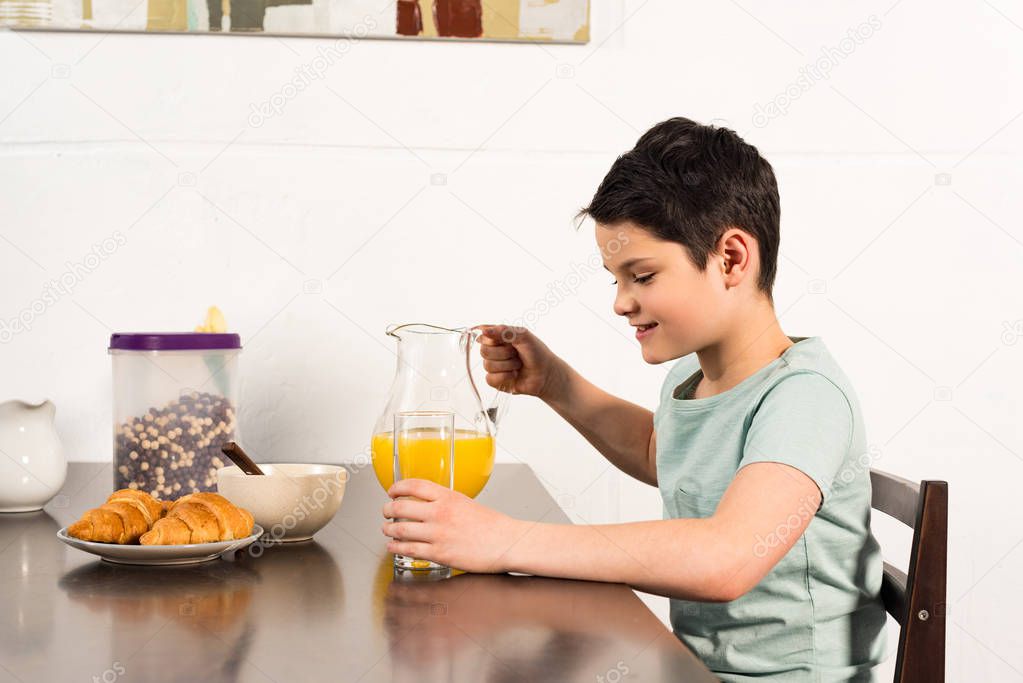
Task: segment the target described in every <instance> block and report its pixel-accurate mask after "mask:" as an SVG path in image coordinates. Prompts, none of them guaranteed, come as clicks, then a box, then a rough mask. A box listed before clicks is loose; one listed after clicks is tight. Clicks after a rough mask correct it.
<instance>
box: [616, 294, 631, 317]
mask: <svg viewBox="0 0 1023 683" xmlns="http://www.w3.org/2000/svg"><path fill="white" fill-rule="evenodd" d="M614 311H615V313H617V314H618V315H624V316H628V315H630V314H631V313H635V311H636V300H635V299H633V298H632V297H631V296H629V295H628V294H626V293H625V292H621V291H619V292H618V294H617V295H615V305H614Z"/></svg>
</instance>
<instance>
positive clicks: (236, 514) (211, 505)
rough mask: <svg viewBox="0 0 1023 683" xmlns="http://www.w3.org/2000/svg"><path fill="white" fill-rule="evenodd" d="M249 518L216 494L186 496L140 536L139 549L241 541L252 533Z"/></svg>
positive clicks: (242, 510) (251, 521) (179, 499)
mask: <svg viewBox="0 0 1023 683" xmlns="http://www.w3.org/2000/svg"><path fill="white" fill-rule="evenodd" d="M253 521H254V520H253V518H252V514H251V513H249V511H248V510H245V509H243V508H240V507H237V506H235V505H234V504H233V503H231V501H229V500H228V499H227V498H224V497H223V496H221V495H219V494H216V493H208V492H203V493H190V494H188V495H187V496H182V497H181V498H178V499H177V500H175V501H174V502H172V503H171V504H170V506H169V510H168V512H167V515H166V516H165V517H163V518H162V519H158V520H156V523H155V524H153V528H152V529H150V530H149V531H148V532H146V533H144V534H143V535H142V538H141V543H142V545H181V544H183V543H211V542H215V541H230V540H234V539H236V538H245V537H246V536H248V535H249V534H251V533H252V525H253Z"/></svg>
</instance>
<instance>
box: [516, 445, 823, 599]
mask: <svg viewBox="0 0 1023 683" xmlns="http://www.w3.org/2000/svg"><path fill="white" fill-rule="evenodd" d="M820 502H821V494H820V490H819V489H818V488H817V484H815V483H814V481H813V479H811V478H810V477H808V476H807V475H805V474H803V473H802V472H800V471H799V470H797V469H795V468H793V467H789V466H788V465H783V464H780V463H774V462H760V463H753V464H750V465H747V466H745V467H743V468H742V469H740V470H739V472H738V473H737V474H736V476H735V479H734V480H733V481H732V483H731V484H730V485H729V487H728V489H727V490H726V491H725V494H724V496H723V497H722V499H721V502H720V503H719V505H718V508H717V510H715V512H714V514H713V515H712V516H711V517H708V518H705V519H669V520H659V521H651V522H637V523H631V524H610V525H595V526H582V525H579V526H573V525H554V524H536V525H529V524H528V523H527V525H526V527H525V528H524V529H523V530H522V531H521V532H520V535H519V536H518V537H517V538H518V539H519V540H518V542H517V543H515V545H514V546H512V548H511V549H510V550H509V551H508V556H507V570H508V571H517V572H523V573H527V574H541V575H544V576H557V577H562V578H573V579H586V580H591V581H614V582H621V583H627V584H629V585H631V586H635V587H636V588H639V589H640V590H643V591H646V592H650V593H656V594H659V595H664V596H668V597H672V598H678V599H684V600H702V601H714V602H724V601H730V600H735V599H736V598H738V597H740V596H742V595H744V594H745V593H746V592H747V591H749V590H750V589H752V588H753V587H754V586H756V585H757V584H758V583H759V582H760V580H761V579H762V578H763V577H764V576H766V575H767V573H768V572H769V571H770V570H771V569H772V568H773V567H774V565H775V564H777V563H778V561H779V560H780V559H781V558H782V557H784V556H785V554H786V553H787V552H788V551H789V548H791V547H792V545H793V544H794V543H795V542H796V540H798V539H799V537H800V536H801V535H802V534H803V531H804V530H805V529H806V527H807V525H808V524H809V523H810V521H811V520H812V519H813V517H814V515H815V514H816V512H817V509H818V507H819V506H820ZM566 548H570V549H571V550H570V551H569V552H565V549H566Z"/></svg>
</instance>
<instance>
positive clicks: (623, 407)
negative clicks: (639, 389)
mask: <svg viewBox="0 0 1023 683" xmlns="http://www.w3.org/2000/svg"><path fill="white" fill-rule="evenodd" d="M540 398H542V399H543V400H544V402H546V403H547V405H549V406H550V407H551V408H553V409H554V411H555V412H557V413H558V415H560V416H561V417H563V418H564V419H565V421H566V422H568V423H569V424H570V425H572V426H573V427H575V429H576V430H577V431H578V432H579V433H580V434H582V435H583V436H584V437H585V438H586V440H587V441H589V442H590V443H591V444H592V445H593V447H594V448H596V449H597V450H598V451H600V453H601V454H602V455H603V456H604V457H605V458H607V459H608V460H609V461H610V462H611V464H613V465H614V466H615V467H617V468H618V469H620V470H621V471H622V472H625V473H626V474H628V475H629V476H631V477H635V478H636V479H638V480H640V481H641V482H643V483H645V484H650V485H651V486H657V464H656V463H657V461H656V457H655V453H656V441H655V438H656V437H655V434H654V414H653V413H652V412H650V411H649V410H647V409H646V408H643V407H642V406H638V405H636V404H635V403H630V402H629V401H626V400H624V399H621V398H618V397H617V396H612V395H611V394H609V393H607V392H606V391H604V390H603V389H600V388H598V387H597V386H596V385H594V384H593V383H591V382H590V381H589V380H587V379H586V378H584V377H583V376H582V375H580V374H579V373H578V372H576V371H575V370H574V369H573V368H572V367H571V366H569V365H568V364H567V363H564V362H562V363H560V368H559V372H558V381H556V382H552V387H551V389H550V390H549V391H548V392H546V393H545V394H543V395H541V396H540Z"/></svg>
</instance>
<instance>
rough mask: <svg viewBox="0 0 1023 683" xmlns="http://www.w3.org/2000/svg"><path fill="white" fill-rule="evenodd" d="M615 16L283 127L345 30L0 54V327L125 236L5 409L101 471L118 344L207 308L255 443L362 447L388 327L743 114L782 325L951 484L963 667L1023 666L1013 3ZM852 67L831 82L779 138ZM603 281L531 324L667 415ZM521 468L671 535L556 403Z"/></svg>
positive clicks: (429, 51) (585, 513) (334, 70)
mask: <svg viewBox="0 0 1023 683" xmlns="http://www.w3.org/2000/svg"><path fill="white" fill-rule="evenodd" d="M594 5H595V6H594V8H593V16H592V25H593V40H592V42H591V43H590V44H589V45H588V46H582V47H578V46H531V45H505V44H479V45H471V44H455V43H452V44H441V43H399V42H391V41H365V42H359V43H356V44H353V45H351V46H350V49H349V50H348V51H347V53H346V54H345V55H344V57H343V58H342V59H340V60H339V61H336V62H335V63H334V64H332V65H331V66H330V67H329V69H328V70H327V72H326V74H325V77H324V78H323V79H322V80H320V81H317V82H315V83H313V85H312V86H311V87H309V88H308V89H306V90H304V91H303V92H301V93H298V94H297V96H295V97H293V98H291V99H289V100H287V101H286V102H285V105H284V107H283V111H282V113H281V114H280V115H274V116H271V117H270V118H268V119H267V120H265V121H257V120H255V117H253V116H252V115H251V112H252V109H251V106H252V105H253V104H256V105H258V104H259V103H262V102H266V101H268V100H270V98H271V97H272V96H274V95H275V94H279V93H281V92H282V87H283V86H284V84H285V83H287V82H288V81H289V79H291V78H293V76H294V74H295V69H296V68H298V67H300V66H303V65H306V64H312V63H313V60H314V59H315V58H316V56H317V54H318V53H317V50H318V49H319V48H321V47H325V46H328V45H329V44H330V43H329V42H327V41H316V40H300V39H287V40H279V39H275V38H249V37H225V36H218V37H203V36H199V37H171V36H140V35H107V36H104V35H88V34H79V35H76V34H42V33H17V34H15V33H9V32H7V33H0V63H2V64H4V65H5V69H4V72H5V75H4V79H3V87H2V88H0V188H2V190H0V192H2V195H0V199H2V201H0V235H2V239H0V318H2V319H3V320H6V321H9V320H10V319H12V318H15V317H17V316H18V315H19V314H20V312H21V311H23V310H25V309H26V308H30V307H31V305H32V302H33V300H35V299H36V298H38V297H39V296H40V293H41V291H42V289H43V286H44V283H45V282H46V281H47V280H49V279H50V278H58V277H60V275H61V274H62V273H63V272H64V271H65V269H66V267H67V266H66V264H67V263H68V262H80V261H82V259H83V258H84V257H85V255H86V254H88V253H89V252H90V250H91V249H92V245H94V244H96V243H99V242H101V241H102V240H103V239H104V238H105V237H109V236H111V235H112V234H114V233H115V231H120V232H121V233H122V234H123V235H125V236H126V238H127V242H126V244H125V245H124V246H122V247H120V248H118V249H117V250H116V252H115V253H113V254H112V255H110V256H109V257H108V258H106V259H105V260H104V261H103V262H102V264H101V265H100V266H99V267H98V268H96V269H95V271H93V272H92V273H89V274H87V276H86V277H84V278H83V280H82V281H81V282H80V283H79V284H78V285H77V287H76V288H75V289H74V292H73V295H71V296H67V297H62V298H61V299H60V300H58V301H57V302H56V303H55V304H54V305H52V306H50V307H48V308H47V309H46V310H45V311H44V312H43V313H41V314H39V315H35V316H33V320H32V330H31V331H30V332H25V333H21V334H16V335H14V337H13V339H11V340H10V341H9V343H6V344H3V345H0V378H2V385H0V398H12V397H20V398H26V399H32V398H42V397H50V398H52V399H54V400H55V402H56V404H57V406H58V416H59V418H58V428H59V430H60V432H61V435H62V437H63V439H64V441H65V443H66V445H67V449H68V452H69V454H70V456H71V457H72V458H74V459H83V460H103V459H107V458H109V457H110V444H109V436H108V435H109V429H110V424H109V421H110V396H109V394H110V388H109V384H110V379H109V360H108V358H107V355H106V353H105V348H106V342H107V337H108V335H109V333H110V331H111V330H115V329H116V330H141V329H167V328H173V329H187V328H190V327H191V326H192V325H194V324H195V323H196V322H198V320H199V319H200V318H201V316H202V313H203V311H204V309H205V307H206V306H207V305H209V304H211V303H216V304H218V305H219V306H221V307H222V308H223V309H224V310H225V311H226V313H227V316H228V320H229V322H230V324H231V326H232V327H233V328H234V329H235V330H237V331H239V332H240V333H241V334H242V336H243V339H244V342H245V344H246V350H245V355H244V368H245V369H244V373H245V382H246V386H245V393H244V399H243V400H244V402H245V413H244V416H243V423H242V428H243V429H244V432H245V442H246V443H247V444H248V445H249V446H250V447H251V448H252V449H253V450H254V451H255V452H256V453H258V455H259V456H260V458H261V459H264V460H313V459H323V460H334V461H337V460H351V459H353V458H354V457H356V455H357V454H359V453H361V452H362V451H363V450H364V448H365V446H366V444H367V441H368V437H369V430H370V429H371V426H372V424H373V421H374V419H375V418H376V416H377V413H378V412H379V410H380V409H381V407H382V405H383V401H384V398H385V394H386V392H387V388H388V384H389V382H390V379H391V376H392V374H393V371H394V357H393V355H392V354H391V351H390V348H389V347H390V342H389V340H388V339H387V338H386V337H384V336H383V329H384V327H385V325H386V324H387V323H390V322H401V321H420V320H427V321H430V320H432V321H441V322H444V321H446V322H450V323H461V324H472V323H476V322H481V321H500V320H514V319H517V318H519V317H521V316H523V315H524V314H525V313H526V312H527V311H530V310H533V309H534V308H535V302H536V301H537V300H539V299H541V298H542V297H543V296H544V294H545V293H546V291H547V287H548V286H549V284H550V283H552V282H555V281H560V280H563V279H564V278H565V277H566V275H567V274H568V273H569V272H572V269H573V264H580V263H585V261H586V259H587V257H588V256H590V255H591V254H592V253H593V252H594V251H595V246H594V244H593V241H592V230H591V229H590V228H586V229H584V230H582V231H580V232H578V233H577V232H575V231H574V230H573V229H572V227H571V222H570V219H571V216H572V214H573V213H574V212H575V210H576V209H577V208H578V207H579V206H580V205H582V204H584V203H585V202H586V201H587V200H588V198H589V197H590V195H591V193H592V191H593V190H594V189H595V187H596V184H597V182H598V181H599V180H600V178H601V177H602V175H603V173H604V172H605V171H606V169H607V168H608V166H609V164H610V163H611V161H612V160H613V159H614V157H615V155H616V154H618V153H620V152H621V151H624V150H625V149H627V148H628V147H630V146H631V144H632V143H633V142H634V141H635V139H636V137H637V136H638V134H639V133H640V132H642V131H643V130H645V129H646V128H647V127H649V126H650V125H652V124H653V123H655V122H657V121H659V120H661V119H663V118H666V117H668V116H670V115H676V114H682V115H687V116H691V117H693V118H696V119H698V120H703V121H709V120H711V119H721V120H723V121H725V122H728V123H729V124H730V125H731V126H732V127H734V128H735V129H737V130H738V131H739V132H740V134H742V135H744V136H745V137H746V138H747V139H748V140H749V141H750V142H752V143H754V144H756V145H758V146H759V147H760V149H761V151H763V152H764V153H765V154H766V156H767V157H768V158H769V159H770V160H771V161H772V163H773V164H774V166H775V169H776V171H777V173H778V176H779V181H780V185H781V191H782V197H783V206H784V211H783V216H784V221H783V234H784V238H783V241H782V251H783V253H784V258H783V260H782V263H781V265H780V274H779V282H778V286H777V292H776V298H777V305H778V311H779V313H780V314H781V315H782V320H783V325H784V327H785V329H786V330H787V331H788V332H789V333H790V334H799V335H806V334H818V335H822V336H823V337H824V338H825V340H826V341H827V343H828V344H829V346H830V347H831V349H832V351H833V352H834V354H835V355H836V356H837V357H838V358H839V360H840V361H841V363H842V364H843V365H844V367H845V369H846V371H847V372H848V374H849V375H850V376H851V377H852V378H853V379H854V381H855V383H856V385H857V387H858V389H859V392H860V397H861V400H862V403H863V408H864V413H865V416H866V419H867V420H868V431H869V440H870V442H871V443H872V444H874V445H875V446H877V448H878V449H879V460H878V462H877V466H879V467H882V468H884V469H887V470H890V471H894V472H897V473H900V474H903V475H904V476H907V477H911V478H917V479H919V478H943V479H947V480H949V481H950V485H951V499H952V509H951V538H950V546H951V547H950V562H949V573H950V576H949V579H950V582H949V605H950V621H949V662H950V663H949V673H950V677H951V679H952V680H1017V679H1021V678H1023V673H1021V672H1023V631H1021V630H1020V629H1019V628H1018V627H1017V624H1016V621H1017V618H1018V614H1019V609H1020V607H1021V606H1023V605H1021V604H1020V603H1021V596H1023V589H1021V588H1020V585H1019V581H1018V577H1019V576H1020V573H1021V571H1023V550H1021V549H1020V545H1021V541H1023V525H1021V523H1020V519H1021V515H1020V512H1019V508H1018V498H1017V494H1016V491H1017V488H1018V481H1019V477H1020V475H1021V474H1023V463H1021V462H1020V461H1021V455H1020V454H1021V453H1023V437H1021V435H1020V430H1019V429H1018V428H1017V426H1016V420H1017V418H1018V413H1019V407H1020V401H1019V396H1018V393H1017V392H1016V391H1015V387H1013V386H1011V381H1010V378H1015V377H1018V376H1019V372H1020V370H1021V366H1023V362H1021V353H1023V349H1021V347H1023V344H1019V343H1016V340H1017V338H1018V336H1019V335H1020V334H1023V323H1020V322H1019V321H1021V319H1023V305H1021V304H1023V302H1021V297H1020V287H1019V285H1020V265H1021V261H1023V229H1021V228H1020V226H1019V221H1018V220H1017V217H1018V215H1019V213H1020V210H1021V209H1023V202H1021V199H1020V192H1019V190H1018V188H1019V187H1020V184H1021V181H1023V170H1021V167H1020V161H1021V156H1023V154H1021V152H1023V121H1021V120H1020V118H1021V117H1020V114H1021V109H1023V91H1021V90H1020V89H1019V87H1018V83H1019V82H1020V76H1021V71H1023V69H1021V66H1023V40H1021V38H1023V28H1021V24H1023V10H1021V9H1020V8H1019V6H1018V5H1014V4H1013V3H1010V2H1007V1H1006V0H991V1H990V2H967V3H945V2H940V3H926V2H923V1H922V0H900V1H899V2H895V3H894V4H892V3H891V2H890V0H886V1H885V2H872V1H869V0H868V2H865V3H843V4H841V5H836V4H832V3H812V2H802V3H798V4H796V5H792V4H791V3H785V6H784V7H783V6H781V5H778V4H777V3H768V2H753V1H752V0H745V1H744V2H738V3H736V2H727V3H695V2H667V1H666V0H646V1H643V0H641V1H637V2H632V1H621V0H618V1H616V2H608V3H603V2H595V3H594ZM871 16H873V17H874V19H872V20H871V19H870V17H871ZM871 21H872V22H873V25H874V26H873V28H872V30H871V31H870V32H871V33H872V35H871V36H870V37H869V38H867V39H865V40H862V41H861V42H860V43H859V44H857V43H848V42H847V43H845V44H844V45H843V43H842V42H841V41H842V39H843V38H845V37H846V36H847V32H848V31H849V30H850V29H853V30H855V29H856V28H857V27H861V25H863V24H865V23H866V24H869V23H870V22H871ZM865 32H866V30H865ZM829 49H831V50H830V53H831V54H832V55H836V54H837V56H833V57H832V59H831V62H830V63H831V64H832V68H831V71H830V76H829V77H828V78H826V79H821V80H812V81H811V82H809V83H808V85H809V87H808V89H806V91H805V92H803V91H800V92H799V94H798V96H797V97H795V98H794V99H793V100H792V101H791V102H790V106H789V107H788V109H787V113H786V114H785V115H782V116H779V117H777V118H773V119H771V120H770V121H768V122H767V125H766V126H765V125H755V122H754V112H755V111H757V109H756V105H757V104H760V105H766V104H767V103H768V102H770V101H772V100H773V99H774V98H776V96H777V95H778V94H781V93H784V92H785V91H786V89H787V88H789V86H790V85H792V84H796V83H798V81H797V79H798V78H799V77H800V69H801V68H802V67H805V66H806V65H807V64H810V63H812V62H815V61H817V60H818V58H819V57H821V55H822V54H824V53H822V50H829ZM834 49H838V50H840V51H843V52H847V53H848V54H838V53H835V52H834ZM1014 86H1015V87H1014ZM252 123H259V124H261V125H258V126H254V125H251V124H252ZM756 123H759V124H763V123H765V121H764V120H763V119H757V121H756ZM437 174H442V175H437ZM939 174H949V175H947V176H946V175H939ZM431 179H433V182H444V183H445V184H442V185H441V184H432V183H431ZM342 264H344V265H343V266H342ZM339 266H342V267H341V268H340V270H338V268H339ZM608 282H609V278H608V277H607V276H606V275H601V274H597V275H592V276H590V277H588V278H586V280H585V282H584V283H583V285H582V286H581V287H580V288H579V290H578V293H577V294H576V295H574V296H571V297H569V298H568V299H567V300H566V301H565V302H564V303H562V304H561V305H559V306H557V307H555V308H554V309H553V310H552V311H550V312H548V313H547V314H546V315H543V316H542V317H540V319H539V320H538V321H536V323H535V325H533V326H534V327H535V329H536V330H537V332H538V333H539V334H540V335H541V336H542V338H544V339H545V340H546V341H547V342H548V343H549V344H550V345H551V346H552V347H553V348H554V349H555V350H556V351H558V352H559V353H561V354H563V355H564V356H565V357H566V358H568V359H569V360H570V361H571V362H572V363H573V364H574V365H576V366H577V367H578V368H579V369H580V370H581V371H582V372H584V373H585V374H586V375H588V376H589V377H590V378H592V379H593V380H594V381H596V382H597V383H599V384H600V385H602V386H604V387H606V388H607V389H609V390H611V391H614V392H616V393H618V394H619V395H622V396H624V397H627V398H629V399H631V400H634V401H637V402H640V403H642V404H644V405H648V406H651V407H652V406H653V404H654V402H655V398H656V393H657V388H658V387H659V385H660V382H661V379H662V377H663V375H664V372H665V370H666V368H664V367H648V366H646V365H645V364H644V363H643V361H642V359H641V358H640V355H639V351H638V349H637V346H636V343H635V341H634V340H632V339H631V338H630V337H629V336H628V330H627V328H626V326H625V325H624V323H623V321H620V320H616V319H615V316H614V315H613V313H612V311H611V288H610V287H609V286H608ZM307 291H308V292H310V293H306V292H307ZM29 315H31V314H29ZM1014 324H1015V325H1019V327H1016V328H1013V325H1014ZM1013 329H1015V331H1013ZM1007 330H1008V331H1007ZM500 452H501V457H502V459H504V460H514V459H519V460H522V461H525V462H528V463H529V464H530V465H532V466H533V467H534V468H535V470H536V471H537V473H538V474H539V475H540V476H541V477H542V478H543V481H544V482H545V484H546V485H547V486H548V487H549V488H550V489H551V490H552V492H553V493H554V494H555V495H557V496H558V497H559V500H560V501H562V502H563V504H564V505H566V507H568V509H569V511H570V512H571V513H572V514H573V515H574V516H575V518H576V519H577V520H580V521H582V520H588V521H613V520H618V519H621V520H627V519H642V518H651V517H656V516H658V515H659V514H660V506H659V501H658V497H657V494H656V492H654V491H653V490H650V489H646V488H644V487H643V486H641V485H638V484H634V483H632V482H630V481H627V480H625V479H624V478H623V477H621V476H619V475H618V474H617V473H616V472H613V471H610V470H609V469H608V468H607V466H606V464H605V463H604V462H602V461H601V459H600V458H599V457H598V456H597V455H596V454H595V453H594V451H593V450H592V449H591V448H590V447H589V446H588V445H587V444H585V442H584V441H583V440H582V439H581V437H579V436H578V435H576V434H575V433H573V432H572V430H571V429H570V428H569V427H567V426H566V425H565V424H563V423H561V422H559V420H558V418H557V417H556V416H554V415H553V414H552V413H551V412H550V411H548V410H546V409H545V408H544V407H543V406H542V405H538V404H537V402H536V401H532V400H530V399H527V398H518V399H516V400H515V401H514V404H513V406H512V409H511V412H510V414H509V417H508V420H507V422H506V424H505V425H504V426H503V432H502V434H501V438H500ZM879 533H880V535H881V537H882V542H883V544H885V545H888V546H890V547H897V548H901V549H902V550H903V551H904V548H905V545H906V543H905V539H904V538H902V537H897V536H896V534H895V532H894V531H893V530H891V529H890V528H888V527H887V526H882V527H881V528H880V529H879ZM899 554H900V553H896V558H895V559H904V558H901V557H898V555H899ZM658 609H659V611H660V613H661V614H662V615H663V613H664V611H663V607H659V608H658Z"/></svg>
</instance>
